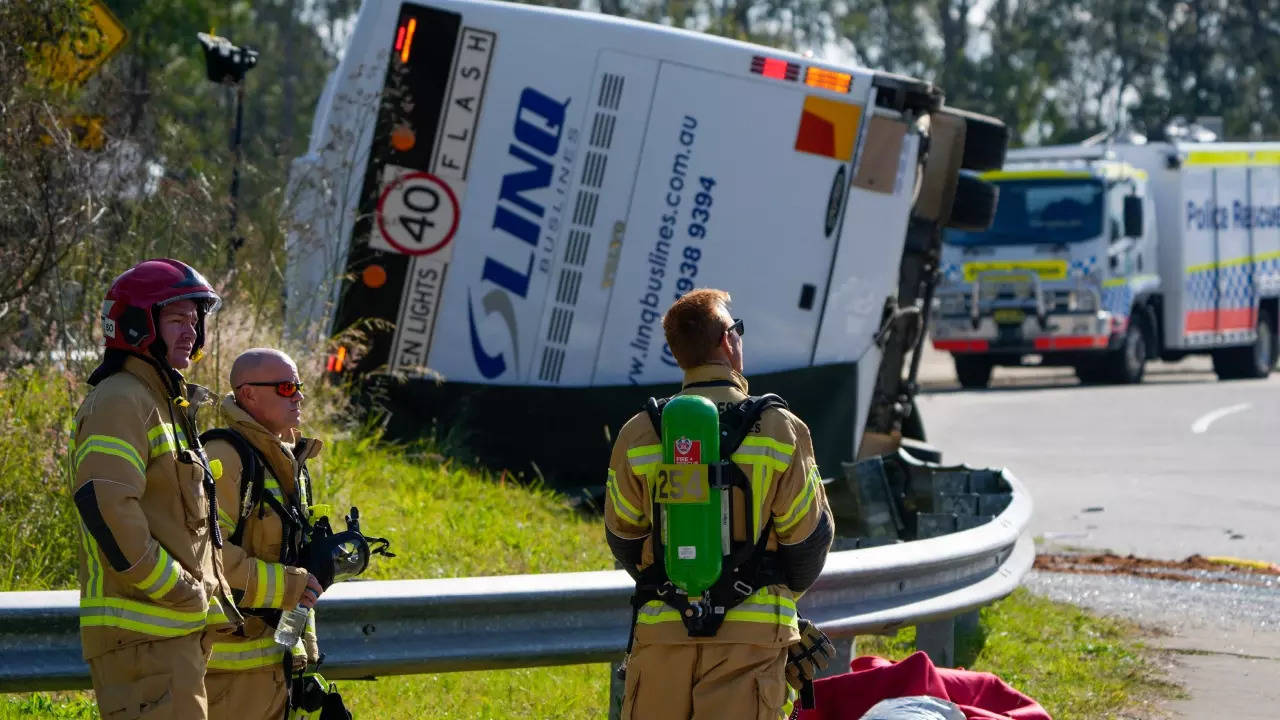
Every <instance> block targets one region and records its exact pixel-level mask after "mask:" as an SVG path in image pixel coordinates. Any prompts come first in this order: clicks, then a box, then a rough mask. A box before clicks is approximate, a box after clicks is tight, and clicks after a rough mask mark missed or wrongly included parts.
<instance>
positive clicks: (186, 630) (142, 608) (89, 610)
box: [80, 597, 205, 637]
mask: <svg viewBox="0 0 1280 720" xmlns="http://www.w3.org/2000/svg"><path fill="white" fill-rule="evenodd" d="M204 625H205V614H204V612H201V611H196V612H181V611H178V610H170V609H168V608H162V607H158V606H156V605H148V604H147V603H142V602H138V601H136V600H126V599H124V598H116V597H95V598H80V627H81V628H87V627H113V628H118V629H121V630H132V631H134V632H140V633H144V634H147V635H154V636H157V637H181V636H183V635H189V634H191V633H193V632H197V631H199V630H202V629H204Z"/></svg>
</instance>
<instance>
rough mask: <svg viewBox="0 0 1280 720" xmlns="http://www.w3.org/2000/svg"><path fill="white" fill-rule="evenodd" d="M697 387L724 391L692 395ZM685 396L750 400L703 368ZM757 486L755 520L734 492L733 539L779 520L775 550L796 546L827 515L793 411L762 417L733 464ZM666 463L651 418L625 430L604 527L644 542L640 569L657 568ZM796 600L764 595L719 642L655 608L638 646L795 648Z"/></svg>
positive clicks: (640, 630) (733, 382)
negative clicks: (656, 511)
mask: <svg viewBox="0 0 1280 720" xmlns="http://www.w3.org/2000/svg"><path fill="white" fill-rule="evenodd" d="M694 383H699V384H700V383H720V384H719V385H714V386H710V387H707V386H702V387H689V386H690V385H691V384H694ZM680 394H682V395H683V394H696V395H701V396H703V397H705V398H707V399H709V400H711V401H712V402H715V403H717V404H718V405H723V404H724V403H732V402H739V401H742V400H745V399H746V398H747V395H748V393H747V381H746V379H744V378H743V377H742V376H741V375H739V374H738V373H736V372H734V371H733V370H732V369H731V368H728V367H726V366H723V365H703V366H700V367H697V368H694V369H692V370H689V371H688V372H686V373H685V376H684V389H682V390H681V392H680ZM731 458H732V460H733V461H734V462H735V463H737V464H738V466H739V467H740V468H742V471H743V472H744V473H746V476H747V478H748V479H749V480H750V481H751V483H752V494H753V495H754V497H755V500H756V507H754V508H751V510H750V514H748V512H747V509H746V508H745V507H744V505H745V503H746V500H745V497H744V496H743V493H741V492H739V491H734V492H733V495H732V499H733V500H732V501H733V517H734V527H733V538H734V539H735V540H745V539H747V538H748V536H747V532H746V527H745V525H746V519H747V518H750V522H751V526H752V529H751V536H750V537H751V538H752V539H754V538H758V537H759V533H760V531H761V529H762V528H763V527H764V525H765V523H766V521H767V520H768V519H769V518H770V517H772V518H773V526H772V529H771V530H770V531H769V533H770V534H769V538H768V541H767V542H768V545H767V549H768V550H776V549H777V548H778V545H779V543H783V544H789V545H794V544H796V543H799V542H801V541H803V540H804V539H805V538H807V537H809V534H810V533H812V532H813V531H814V529H815V528H816V527H817V523H818V520H819V517H820V515H821V512H820V509H821V508H826V509H827V512H828V513H830V508H829V507H828V506H827V496H826V492H825V490H824V489H823V486H822V477H821V475H820V474H819V472H818V466H817V463H816V461H815V460H814V456H813V441H812V439H811V438H810V436H809V428H808V426H806V425H805V424H804V422H803V421H801V420H800V418H798V417H796V415H795V414H794V413H792V412H790V411H788V410H783V409H780V408H772V409H769V410H766V411H765V412H764V414H763V415H761V417H760V421H759V423H758V424H757V426H756V427H754V428H752V430H751V432H749V433H748V434H747V436H746V438H745V439H744V440H743V442H742V445H741V446H739V447H738V449H737V450H736V451H735V452H734V453H733V455H732V456H731ZM660 462H662V446H661V439H660V438H659V437H658V434H657V432H656V431H655V429H654V427H653V423H652V422H651V421H650V419H649V416H648V414H647V413H645V412H640V413H637V414H636V415H635V416H634V417H632V418H631V419H630V420H628V421H627V423H626V424H625V425H623V426H622V430H621V431H619V433H618V439H617V441H616V442H615V443H614V445H613V455H612V457H611V458H610V460H609V477H608V481H607V486H606V498H605V527H606V529H607V531H608V532H611V533H613V534H614V535H615V536H617V537H620V538H624V539H632V540H634V539H637V538H642V537H643V538H645V543H644V547H643V552H642V558H641V562H640V569H644V568H646V567H648V566H649V565H651V564H653V542H652V539H651V537H650V533H651V531H652V528H651V527H650V519H651V518H652V517H653V500H652V497H653V495H652V492H653V490H652V483H651V473H652V472H653V471H654V470H655V468H656V465H657V464H658V463H660ZM795 601H796V594H795V593H793V592H792V591H791V590H790V588H787V587H786V586H783V585H769V586H766V587H763V588H760V589H759V590H757V591H756V592H755V594H753V595H751V596H750V597H748V598H747V599H746V601H745V602H743V603H742V604H741V605H738V606H737V607H735V608H733V609H731V610H729V611H728V613H726V615H725V621H724V624H723V625H722V626H721V627H720V630H719V631H718V632H717V633H716V635H715V636H713V637H689V634H688V631H687V630H686V629H685V627H684V624H683V623H682V622H681V621H680V618H679V616H678V614H677V612H676V610H674V609H673V608H671V607H670V606H668V605H666V604H665V603H663V602H661V601H658V600H654V601H650V602H649V603H648V604H647V605H646V606H645V607H642V608H641V609H640V612H639V615H638V619H637V622H636V634H635V639H636V642H637V643H749V644H754V645H762V646H769V647H781V646H785V645H790V644H791V643H793V642H795V641H797V640H799V639H800V635H799V631H798V630H797V624H796V603H795Z"/></svg>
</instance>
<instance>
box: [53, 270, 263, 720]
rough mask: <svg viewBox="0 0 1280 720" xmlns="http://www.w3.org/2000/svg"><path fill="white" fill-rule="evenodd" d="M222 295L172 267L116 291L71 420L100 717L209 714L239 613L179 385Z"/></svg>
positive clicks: (87, 641)
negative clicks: (221, 640) (215, 659)
mask: <svg viewBox="0 0 1280 720" xmlns="http://www.w3.org/2000/svg"><path fill="white" fill-rule="evenodd" d="M219 304H220V299H219V297H218V295H217V293H216V292H214V290H213V288H212V287H211V286H210V285H209V283H208V281H206V280H205V279H204V278H203V277H201V276H200V274H199V273H197V272H196V271H195V270H193V269H192V268H190V267H189V266H187V265H185V264H183V263H181V262H178V261H177V260H168V259H159V260H148V261H146V262H143V263H140V264H138V265H136V266H134V267H133V268H131V269H129V270H127V271H125V272H124V273H123V274H121V275H120V276H119V277H117V278H116V279H115V282H114V283H112V285H111V288H110V290H109V291H108V292H107V298H106V302H105V303H104V304H103V310H102V323H103V333H104V335H105V340H106V349H105V352H104V354H103V360H102V363H101V365H99V366H98V368H97V369H96V370H94V372H93V374H92V375H91V376H90V377H89V384H90V385H91V386H93V389H92V390H91V391H90V392H89V395H88V396H87V397H86V398H85V400H84V403H83V404H82V405H81V406H80V410H79V412H77V413H76V416H75V420H74V428H73V434H74V444H73V445H72V448H71V465H72V471H73V477H74V480H73V486H74V491H73V497H74V501H75V506H76V510H77V511H78V512H79V516H80V522H81V529H82V531H83V533H82V547H81V553H80V568H79V577H80V639H81V644H82V646H83V650H84V658H85V659H86V660H87V661H88V662H89V672H90V676H91V677H92V680H93V690H94V694H95V696H96V697H97V701H98V709H99V710H100V711H101V714H102V717H103V718H105V719H107V720H126V719H130V718H143V717H145V718H149V719H152V718H155V719H159V718H181V719H182V720H192V719H195V720H199V719H200V718H205V717H206V701H205V690H204V673H205V663H206V660H207V658H208V652H209V648H210V645H211V644H212V638H213V632H214V631H216V630H218V629H230V628H233V627H234V626H235V624H238V623H239V621H240V617H239V615H238V613H237V612H236V610H235V607H234V603H233V602H232V600H231V591H230V588H229V587H228V586H227V585H226V582H225V580H224V578H223V575H222V562H221V556H220V555H219V554H218V553H217V552H216V551H217V548H218V546H219V545H220V544H221V538H220V537H219V534H218V531H217V524H216V522H215V521H213V520H212V518H214V517H216V516H215V515H214V512H215V506H214V502H213V500H214V484H213V475H212V472H211V470H210V468H209V463H208V459H207V457H206V456H205V454H204V451H203V450H202V449H201V447H200V444H199V440H198V433H197V432H196V425H195V410H196V407H197V406H198V405H200V403H201V400H202V399H203V398H204V397H206V396H207V392H206V391H205V390H204V388H201V387H197V386H195V385H188V384H187V383H186V382H185V381H184V379H183V376H182V370H184V369H186V368H187V367H188V366H189V365H190V364H191V361H192V360H193V359H194V358H197V357H199V355H200V352H201V348H202V346H203V345H204V341H205V331H204V324H205V317H206V316H207V315H208V314H209V313H211V312H213V311H214V310H216V309H217V307H218V305H219Z"/></svg>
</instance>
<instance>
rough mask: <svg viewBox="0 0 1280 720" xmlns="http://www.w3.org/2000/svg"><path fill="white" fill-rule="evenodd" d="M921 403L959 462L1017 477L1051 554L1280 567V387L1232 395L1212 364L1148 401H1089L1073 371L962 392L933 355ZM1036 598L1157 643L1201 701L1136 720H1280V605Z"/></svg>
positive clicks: (1180, 597) (1240, 386)
mask: <svg viewBox="0 0 1280 720" xmlns="http://www.w3.org/2000/svg"><path fill="white" fill-rule="evenodd" d="M921 381H922V384H923V385H924V386H925V387H926V388H927V390H926V392H925V393H923V394H922V395H921V396H920V398H919V399H918V404H919V407H920V412H921V415H922V416H923V418H924V423H925V429H926V433H927V435H928V437H929V442H930V443H932V444H934V445H936V446H938V447H939V448H940V449H942V451H943V459H944V461H946V462H966V463H968V464H970V465H977V466H1005V467H1008V468H1009V469H1010V470H1011V471H1012V472H1013V473H1014V474H1015V475H1016V476H1017V477H1018V478H1019V479H1020V480H1021V481H1022V482H1023V484H1024V485H1025V486H1026V488H1027V490H1028V492H1030V494H1031V496H1032V500H1033V501H1034V503H1035V514H1034V516H1033V518H1032V521H1031V532H1032V533H1033V534H1034V535H1035V536H1036V537H1037V538H1039V539H1040V540H1041V542H1040V543H1039V544H1040V547H1041V549H1047V550H1064V549H1065V550H1071V549H1080V550H1110V551H1112V552H1116V553H1120V554H1130V553H1132V554H1135V555H1139V556H1142V557H1149V558H1157V559H1166V560H1176V559H1181V558H1185V557H1187V556H1188V555H1191V554H1195V553H1198V554H1200V555H1206V556H1213V555H1223V556H1232V557H1238V558H1245V559H1254V560H1265V561H1268V562H1272V563H1277V564H1280V522H1278V521H1277V518H1280V447H1278V445H1280V372H1278V373H1276V374H1273V375H1272V377H1271V378H1269V379H1267V380H1255V381H1235V382H1225V383H1224V382H1219V381H1218V380H1217V379H1216V377H1215V376H1214V375H1213V372H1212V369H1211V366H1210V363H1209V361H1208V360H1207V359H1206V358H1190V359H1188V360H1185V361H1183V362H1181V363H1178V364H1172V365H1166V364H1162V363H1156V364H1154V365H1151V366H1148V377H1147V380H1146V382H1144V383H1143V384H1142V385H1137V386H1128V387H1117V386H1110V387H1108V386H1080V385H1079V384H1078V383H1077V381H1076V380H1075V377H1074V375H1073V374H1072V373H1071V371H1070V370H1063V369H1057V368H1043V369H1041V368H1017V369H1004V368H997V369H996V375H995V378H994V380H993V387H992V388H991V389H988V390H983V391H962V390H960V389H959V387H958V386H957V384H956V382H955V379H954V373H953V371H952V368H951V362H950V359H949V358H948V357H947V356H945V355H942V354H939V353H929V354H928V355H927V356H926V358H925V361H924V363H923V366H922V373H921ZM1025 584H1026V585H1027V586H1028V587H1030V588H1031V589H1032V591H1034V592H1036V593H1039V594H1043V595H1047V596H1049V597H1052V598H1055V599H1058V600H1064V601H1068V602H1072V603H1074V604H1077V605H1082V606H1085V607H1088V608H1090V609H1092V610H1094V611H1096V612H1102V613H1105V614H1114V615H1120V616H1123V617H1126V618H1129V619H1131V620H1135V621H1138V622H1140V623H1142V624H1143V625H1145V626H1147V627H1151V628H1153V630H1152V637H1151V639H1150V644H1151V645H1152V646H1153V647H1158V648H1163V649H1164V650H1165V651H1166V653H1165V655H1164V656H1163V657H1164V658H1165V659H1166V660H1167V662H1168V671H1169V673H1170V676H1171V677H1172V679H1174V680H1175V681H1177V682H1179V683H1180V684H1181V685H1182V686H1183V687H1184V689H1185V690H1186V697H1184V698H1182V699H1179V700H1176V701H1173V702H1171V703H1167V704H1165V705H1163V706H1161V707H1151V708H1144V709H1143V710H1140V711H1137V713H1136V714H1135V715H1132V716H1130V715H1125V716H1122V717H1142V718H1165V717H1172V718H1179V719H1184V720H1201V719H1202V718H1216V717H1230V718H1234V719H1236V720H1274V718H1276V717H1277V716H1280V711H1277V708H1280V685H1278V684H1277V683H1276V679H1277V678H1280V621H1278V620H1277V618H1280V593H1277V590H1278V589H1280V586H1278V585H1277V584H1276V583H1275V582H1274V581H1267V582H1266V583H1262V584H1259V583H1257V582H1251V581H1244V582H1240V583H1238V584H1221V583H1211V582H1171V581H1161V580H1149V579H1144V578H1133V577H1129V578H1126V577H1112V576H1106V577H1101V576H1082V575H1071V574H1062V573H1050V572H1039V571H1037V572H1032V573H1031V574H1030V575H1029V576H1028V577H1027V579H1026V581H1025Z"/></svg>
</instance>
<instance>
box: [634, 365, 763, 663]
mask: <svg viewBox="0 0 1280 720" xmlns="http://www.w3.org/2000/svg"><path fill="white" fill-rule="evenodd" d="M707 386H731V383H730V382H729V381H727V380H723V381H722V380H712V381H707V382H699V383H690V384H689V385H686V386H685V388H686V389H688V388H693V387H707ZM670 399H671V398H662V399H654V398H649V400H648V401H647V402H646V403H645V407H644V409H645V412H646V413H647V414H648V416H649V420H650V422H652V423H653V428H654V430H655V431H656V432H657V433H658V436H659V437H662V409H663V408H664V407H665V406H666V404H667V402H668V401H670ZM770 408H781V409H786V408H787V403H786V401H785V400H783V399H782V398H781V397H778V396H777V395H774V394H772V393H770V394H767V395H753V396H750V397H748V398H747V399H745V400H742V401H740V402H737V403H730V404H728V405H725V406H722V407H721V409H720V457H719V459H718V461H717V462H714V463H710V464H709V465H708V471H709V477H708V483H709V486H710V487H711V488H719V489H721V490H725V491H729V490H731V489H733V488H737V489H739V490H741V491H742V493H743V498H744V501H745V502H744V505H743V507H745V508H746V509H747V513H748V521H747V522H746V523H745V524H744V527H746V528H748V532H750V530H749V528H750V527H751V523H750V517H751V515H750V513H751V508H753V507H754V503H755V497H754V496H753V494H752V490H751V481H750V479H749V478H747V475H746V473H744V472H743V471H742V468H740V467H738V465H737V463H735V462H733V461H732V460H731V459H730V458H731V456H732V455H733V453H734V452H735V451H737V449H738V447H739V446H740V445H742V441H743V440H744V439H745V438H746V436H747V434H748V433H750V432H751V430H752V428H753V427H754V426H755V424H756V422H757V421H758V420H759V419H760V416H761V415H762V414H763V413H764V412H765V411H766V410H768V409H770ZM652 505H653V519H652V523H653V524H652V526H651V527H652V531H651V534H650V538H652V540H653V558H654V562H653V564H652V565H650V566H648V567H646V568H645V569H644V570H641V571H640V573H639V578H638V579H637V581H636V589H635V592H634V593H632V595H631V611H632V612H631V636H630V638H628V640H627V652H628V653H630V652H631V647H632V645H633V643H634V641H635V626H636V620H637V619H638V618H639V615H640V609H641V608H642V607H644V606H645V604H646V603H648V602H650V601H652V600H661V601H662V602H663V603H665V604H666V605H668V606H670V607H672V608H674V609H675V610H676V611H677V612H678V613H679V614H680V620H681V622H682V623H684V626H685V629H686V630H687V631H688V633H689V637H712V636H714V635H715V634H716V632H717V631H719V629H720V626H721V624H723V623H724V619H725V615H726V613H727V612H728V611H729V610H731V609H733V608H734V607H737V606H738V605H740V604H742V602H743V601H744V600H746V599H747V598H748V597H750V596H751V595H752V594H754V593H755V592H756V591H757V590H759V589H760V588H762V587H765V586H767V585H779V584H786V576H785V574H784V572H783V569H782V567H781V566H780V565H779V562H778V558H777V553H776V552H773V551H769V550H766V549H765V546H766V544H767V543H768V540H769V531H770V529H772V527H773V518H772V517H770V518H769V519H768V520H767V521H766V522H765V523H764V527H762V528H761V529H760V533H759V535H758V536H757V537H755V538H749V539H747V540H731V542H730V547H729V551H728V552H727V553H725V554H724V556H723V557H722V559H721V572H720V577H719V578H718V579H717V580H716V581H715V583H713V584H712V585H711V586H710V587H709V588H708V589H707V590H706V591H704V592H703V593H702V595H701V597H700V598H698V599H696V600H693V599H691V598H690V597H689V595H688V594H687V593H686V592H685V591H684V590H682V589H680V588H678V587H676V585H675V584H674V583H672V582H671V580H670V578H668V576H667V570H666V566H665V552H664V549H663V541H662V527H663V526H662V522H663V521H662V513H663V511H662V505H661V503H657V502H655V503H653V504H652ZM733 507H734V503H733V502H732V498H730V502H729V503H728V508H729V510H728V513H729V517H728V518H722V520H721V521H722V522H728V523H729V525H728V527H729V528H732V527H733V526H734V524H733V517H732V515H733ZM623 672H625V666H624V667H623V668H620V674H621V673H623Z"/></svg>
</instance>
